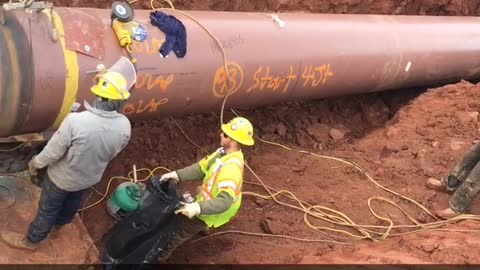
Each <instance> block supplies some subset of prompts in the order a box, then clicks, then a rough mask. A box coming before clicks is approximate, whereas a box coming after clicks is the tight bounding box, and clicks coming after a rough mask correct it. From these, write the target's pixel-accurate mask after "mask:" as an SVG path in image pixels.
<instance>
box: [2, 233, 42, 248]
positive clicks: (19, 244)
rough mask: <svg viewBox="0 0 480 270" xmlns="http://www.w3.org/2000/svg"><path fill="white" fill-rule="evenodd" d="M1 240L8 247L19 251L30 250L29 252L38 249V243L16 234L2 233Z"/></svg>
mask: <svg viewBox="0 0 480 270" xmlns="http://www.w3.org/2000/svg"><path fill="white" fill-rule="evenodd" d="M0 236H1V238H2V240H3V242H5V244H7V246H10V247H12V248H19V249H28V250H35V249H37V248H38V243H32V242H30V241H29V240H28V239H27V237H26V236H25V235H23V234H20V233H16V232H8V231H7V232H2V233H1V235H0Z"/></svg>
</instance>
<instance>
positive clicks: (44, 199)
mask: <svg viewBox="0 0 480 270" xmlns="http://www.w3.org/2000/svg"><path fill="white" fill-rule="evenodd" d="M43 178H44V179H43V183H42V193H41V195H40V201H39V203H38V204H39V205H38V212H37V216H36V217H35V219H34V220H33V222H32V223H31V224H30V226H29V227H28V232H27V238H28V240H29V241H30V242H32V243H38V242H40V241H42V240H44V239H45V238H47V236H48V234H49V233H50V231H51V230H52V228H53V226H63V225H65V224H68V223H71V222H72V220H73V218H74V217H75V214H76V213H77V211H78V209H79V208H80V206H81V204H82V198H83V193H84V192H85V189H84V190H80V191H75V192H70V191H65V190H63V189H61V188H59V187H57V186H56V185H55V184H54V183H53V182H52V180H51V179H50V177H49V176H48V173H46V174H45V175H44V177H43Z"/></svg>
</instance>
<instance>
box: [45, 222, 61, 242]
mask: <svg viewBox="0 0 480 270" xmlns="http://www.w3.org/2000/svg"><path fill="white" fill-rule="evenodd" d="M62 228H63V225H55V226H53V228H52V230H51V231H50V233H49V234H48V238H49V239H57V238H58V236H59V234H60V231H61V229H62Z"/></svg>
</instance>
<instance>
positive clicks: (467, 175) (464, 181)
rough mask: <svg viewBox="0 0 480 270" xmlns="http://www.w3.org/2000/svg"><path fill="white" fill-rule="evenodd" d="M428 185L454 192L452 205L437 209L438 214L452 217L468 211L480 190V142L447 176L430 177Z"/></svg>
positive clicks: (446, 217)
mask: <svg viewBox="0 0 480 270" xmlns="http://www.w3.org/2000/svg"><path fill="white" fill-rule="evenodd" d="M427 186H428V187H429V188H431V189H434V190H438V191H445V192H454V193H453V196H452V198H451V199H450V207H448V208H446V209H444V210H440V211H436V212H435V215H436V216H438V217H440V218H443V219H450V218H453V217H455V216H457V215H460V214H462V213H465V212H467V210H468V208H469V206H470V204H471V203H472V201H473V199H475V197H476V196H477V194H478V192H479V191H480V142H479V143H477V144H476V145H475V146H474V147H472V149H470V150H469V151H468V152H467V153H465V155H464V156H463V157H462V159H461V160H460V162H458V163H457V165H456V166H455V167H454V168H453V170H452V171H451V172H450V173H449V174H448V175H447V176H446V177H444V178H442V179H441V180H438V179H434V178H430V179H428V180H427Z"/></svg>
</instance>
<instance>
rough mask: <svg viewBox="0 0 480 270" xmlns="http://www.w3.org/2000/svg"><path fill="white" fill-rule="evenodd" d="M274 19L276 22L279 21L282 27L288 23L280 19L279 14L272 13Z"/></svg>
mask: <svg viewBox="0 0 480 270" xmlns="http://www.w3.org/2000/svg"><path fill="white" fill-rule="evenodd" d="M272 20H273V21H274V22H276V23H278V25H279V26H280V28H284V27H285V25H286V24H287V23H286V22H284V21H282V20H280V18H279V17H278V15H272Z"/></svg>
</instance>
